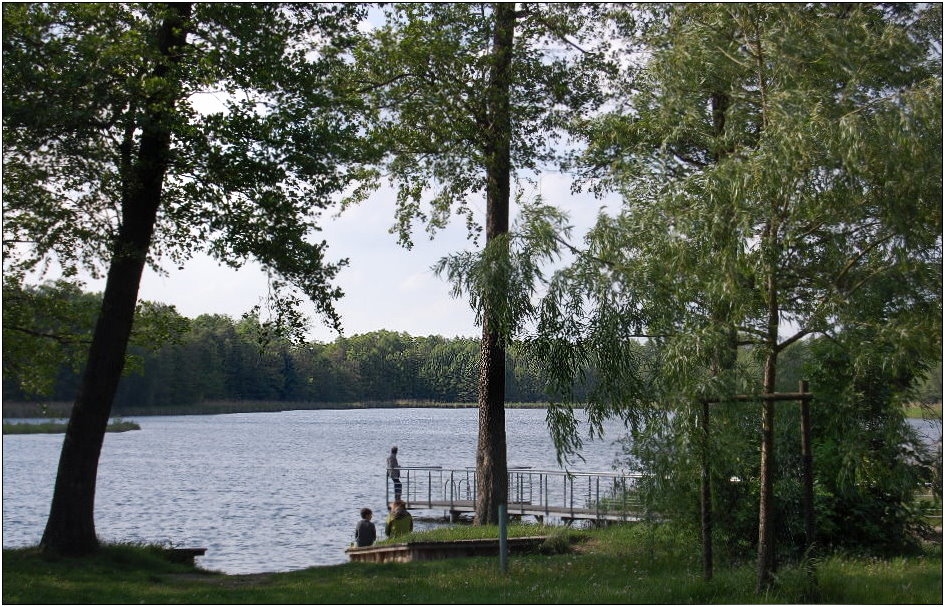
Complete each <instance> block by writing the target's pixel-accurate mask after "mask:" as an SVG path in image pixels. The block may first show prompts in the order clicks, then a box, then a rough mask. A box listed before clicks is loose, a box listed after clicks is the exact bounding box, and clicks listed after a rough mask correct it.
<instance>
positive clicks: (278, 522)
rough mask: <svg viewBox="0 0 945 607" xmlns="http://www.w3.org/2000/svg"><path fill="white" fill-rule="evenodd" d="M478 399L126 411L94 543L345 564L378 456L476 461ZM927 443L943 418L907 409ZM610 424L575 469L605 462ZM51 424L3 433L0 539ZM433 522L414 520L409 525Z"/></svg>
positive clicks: (51, 470) (533, 433)
mask: <svg viewBox="0 0 945 607" xmlns="http://www.w3.org/2000/svg"><path fill="white" fill-rule="evenodd" d="M477 415H478V412H477V410H476V409H396V410H395V409H360V410H348V411H290V412H284V413H246V414H235V415H199V416H180V417H141V418H135V419H134V421H136V422H138V423H139V424H140V426H141V430H140V431H135V432H126V433H122V434H111V433H110V434H107V435H106V438H105V445H104V448H103V450H102V458H101V465H100V466H99V481H98V491H97V497H96V504H97V507H96V529H97V531H98V533H99V536H100V537H101V538H102V539H103V540H105V541H122V542H127V541H141V542H148V543H163V544H170V545H175V546H206V547H207V548H208V550H207V554H206V556H204V557H201V558H199V559H198V563H199V564H200V565H202V566H203V567H205V568H208V569H214V570H218V571H223V572H226V573H255V572H262V571H289V570H294V569H303V568H305V567H310V566H312V565H328V564H334V563H343V562H345V561H346V560H347V557H346V556H345V554H344V549H345V548H346V547H347V546H348V545H349V544H350V543H351V541H352V539H353V537H352V535H353V531H354V526H355V523H356V522H357V520H358V511H359V510H360V509H361V508H362V507H364V506H367V507H369V508H371V509H372V510H374V512H375V522H376V523H378V535H379V536H380V537H383V519H384V516H386V505H385V480H386V479H385V458H386V457H387V453H388V451H389V450H390V447H391V446H392V445H395V444H396V445H398V447H399V449H400V454H399V459H400V463H401V465H403V466H431V465H439V466H443V467H445V468H463V467H466V466H473V465H474V464H475V451H476V433H477ZM913 425H916V426H917V427H920V428H921V429H922V431H923V433H924V434H926V436H928V437H929V439H930V441H933V442H934V441H935V440H938V439H939V438H940V437H941V435H942V428H941V424H940V423H938V424H936V423H925V424H924V423H923V422H921V421H915V420H913ZM506 426H507V434H508V454H509V465H510V466H531V467H532V468H535V469H544V470H558V469H559V467H558V465H557V462H556V461H555V455H554V448H553V446H552V442H551V439H550V437H549V434H548V430H547V427H546V425H545V412H544V410H541V409H510V410H508V411H507V412H506ZM621 429H622V428H621V425H620V424H619V423H617V422H614V423H612V424H610V425H609V426H608V427H607V438H606V439H605V440H603V441H598V442H594V443H590V444H588V445H587V446H586V447H585V449H584V451H583V455H584V457H585V459H586V462H582V463H578V464H576V465H574V466H573V467H572V469H574V470H587V471H607V470H610V469H611V467H612V463H613V462H614V459H615V457H616V455H617V453H618V452H619V446H617V445H615V444H614V442H613V441H614V439H616V438H618V437H619V436H621V434H622V432H621ZM62 438H63V437H62V435H29V436H23V435H6V436H4V437H3V547H4V548H13V547H20V546H30V545H35V544H37V543H39V539H40V537H41V535H42V531H43V526H44V525H45V522H46V517H47V516H48V513H49V503H50V500H51V498H52V487H53V482H54V480H55V474H56V466H57V465H58V459H59V451H60V448H61V446H62ZM434 524H435V523H430V522H422V521H418V523H417V527H418V528H423V527H429V526H433V525H434Z"/></svg>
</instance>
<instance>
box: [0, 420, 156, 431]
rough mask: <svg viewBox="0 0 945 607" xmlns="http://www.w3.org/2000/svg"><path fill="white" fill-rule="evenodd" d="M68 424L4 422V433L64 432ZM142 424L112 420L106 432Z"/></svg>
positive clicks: (130, 428)
mask: <svg viewBox="0 0 945 607" xmlns="http://www.w3.org/2000/svg"><path fill="white" fill-rule="evenodd" d="M66 426H67V425H66V424H63V423H59V422H42V423H36V424H32V423H7V422H4V423H3V433H4V434H62V433H64V432H65V431H66ZM140 429H141V426H139V425H138V424H136V423H134V422H127V421H122V420H112V421H111V422H109V423H108V426H107V427H106V428H105V431H106V432H128V431H129V430H140Z"/></svg>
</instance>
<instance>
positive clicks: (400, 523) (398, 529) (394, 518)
mask: <svg viewBox="0 0 945 607" xmlns="http://www.w3.org/2000/svg"><path fill="white" fill-rule="evenodd" d="M411 531H413V517H412V516H411V515H410V513H409V512H407V504H406V503H404V501H403V500H395V501H394V503H393V504H391V509H390V514H388V515H387V523H386V524H385V525H384V533H386V534H387V537H397V536H400V535H406V534H408V533H410V532H411Z"/></svg>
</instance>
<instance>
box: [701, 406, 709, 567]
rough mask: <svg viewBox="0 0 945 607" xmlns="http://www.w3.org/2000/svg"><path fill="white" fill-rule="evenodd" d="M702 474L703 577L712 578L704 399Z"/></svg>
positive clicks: (707, 431) (707, 435)
mask: <svg viewBox="0 0 945 607" xmlns="http://www.w3.org/2000/svg"><path fill="white" fill-rule="evenodd" d="M701 426H702V427H701V430H702V474H701V478H700V485H701V487H700V489H701V491H700V500H699V501H700V504H699V506H700V510H701V513H700V514H701V515H702V577H703V578H704V579H705V580H706V581H710V580H711V579H712V486H711V483H710V476H709V473H710V470H709V402H708V401H702V419H701Z"/></svg>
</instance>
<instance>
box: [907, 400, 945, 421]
mask: <svg viewBox="0 0 945 607" xmlns="http://www.w3.org/2000/svg"><path fill="white" fill-rule="evenodd" d="M903 409H904V410H905V412H906V417H910V418H914V419H939V420H940V419H942V403H933V404H930V405H921V404H911V405H906V406H905V407H903Z"/></svg>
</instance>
